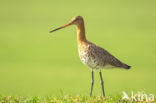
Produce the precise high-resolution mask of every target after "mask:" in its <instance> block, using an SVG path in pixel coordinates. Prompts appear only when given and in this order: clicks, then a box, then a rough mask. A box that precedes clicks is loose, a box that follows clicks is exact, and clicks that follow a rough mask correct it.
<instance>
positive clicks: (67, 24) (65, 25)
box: [49, 23, 72, 33]
mask: <svg viewBox="0 0 156 103" xmlns="http://www.w3.org/2000/svg"><path fill="white" fill-rule="evenodd" d="M70 25H72V23H69V24H66V25H64V26H61V27H59V28H57V29H54V30H52V31H50V32H49V33H52V32H54V31H57V30H60V29H62V28H65V27H67V26H70Z"/></svg>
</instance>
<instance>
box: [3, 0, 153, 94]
mask: <svg viewBox="0 0 156 103" xmlns="http://www.w3.org/2000/svg"><path fill="white" fill-rule="evenodd" d="M155 5H156V1H155V0H119V1H115V0H114V1H113V0H96V1H90V0H85V1H84V0H77V1H74V0H68V1H65V0H64V1H63V0H60V1H59V0H24V1H21V0H1V1H0V94H4V95H24V96H32V95H41V96H45V95H54V96H55V95H62V94H72V95H77V94H80V95H89V91H90V83H91V73H90V70H89V69H88V67H87V66H85V65H83V64H82V63H81V61H80V59H79V56H78V51H77V38H76V37H77V36H76V29H75V27H74V26H70V27H68V28H65V29H62V30H60V31H57V32H54V33H52V34H49V31H50V30H53V29H55V28H57V27H59V26H62V25H64V24H66V23H68V22H69V21H70V20H71V19H72V18H73V17H74V16H77V15H81V16H83V17H84V20H85V26H86V35H87V38H88V40H90V41H92V42H94V43H95V44H97V45H99V46H101V47H103V48H105V49H106V50H107V51H109V52H110V53H112V54H113V55H114V56H116V57H117V58H118V59H120V60H121V61H123V62H125V63H127V64H129V65H131V66H132V68H131V69H130V70H129V71H126V70H121V69H112V70H105V69H104V70H103V71H102V73H103V79H104V83H105V91H106V95H115V94H119V93H122V91H127V92H131V91H136V92H137V91H145V92H147V93H153V94H155V93H156V82H155V81H156V62H155V61H156V13H155V11H156V6H155ZM93 94H94V95H97V94H102V92H101V85H100V77H99V73H98V71H95V85H94V91H93Z"/></svg>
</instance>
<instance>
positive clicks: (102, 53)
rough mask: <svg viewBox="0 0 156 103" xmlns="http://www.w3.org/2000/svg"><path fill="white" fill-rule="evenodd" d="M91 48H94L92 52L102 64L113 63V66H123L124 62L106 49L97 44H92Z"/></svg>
mask: <svg viewBox="0 0 156 103" xmlns="http://www.w3.org/2000/svg"><path fill="white" fill-rule="evenodd" d="M90 48H91V49H92V50H91V54H92V55H93V56H94V57H95V58H96V60H97V61H98V63H100V65H101V66H103V67H104V66H106V65H111V66H113V67H122V65H123V63H121V62H120V61H119V60H118V59H117V58H115V57H114V56H113V55H111V54H110V53H109V52H107V51H106V50H105V49H103V48H101V47H99V46H96V45H95V44H92V45H91V47H90Z"/></svg>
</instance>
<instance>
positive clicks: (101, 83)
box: [99, 71, 105, 97]
mask: <svg viewBox="0 0 156 103" xmlns="http://www.w3.org/2000/svg"><path fill="white" fill-rule="evenodd" d="M99 74H100V79H101V86H102V92H103V96H104V97H105V91H104V86H103V84H104V83H103V79H102V73H101V71H100V72H99Z"/></svg>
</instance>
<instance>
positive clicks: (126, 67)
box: [122, 64, 131, 69]
mask: <svg viewBox="0 0 156 103" xmlns="http://www.w3.org/2000/svg"><path fill="white" fill-rule="evenodd" d="M122 67H123V68H124V69H130V68H131V66H129V65H127V64H123V66H122Z"/></svg>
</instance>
